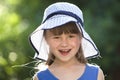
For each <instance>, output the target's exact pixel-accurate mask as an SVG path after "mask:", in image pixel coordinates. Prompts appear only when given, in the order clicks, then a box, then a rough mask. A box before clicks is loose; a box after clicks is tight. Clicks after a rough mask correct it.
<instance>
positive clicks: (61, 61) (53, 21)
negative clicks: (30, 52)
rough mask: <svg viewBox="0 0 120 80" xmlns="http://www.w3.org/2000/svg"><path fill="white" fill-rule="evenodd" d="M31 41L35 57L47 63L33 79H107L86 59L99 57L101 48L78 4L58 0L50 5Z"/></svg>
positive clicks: (31, 36)
mask: <svg viewBox="0 0 120 80" xmlns="http://www.w3.org/2000/svg"><path fill="white" fill-rule="evenodd" d="M30 42H31V44H32V46H33V48H34V49H35V51H36V54H35V58H36V59H40V60H42V61H45V63H46V65H47V66H48V68H46V69H45V70H42V71H41V70H40V71H38V72H37V73H36V74H35V76H34V77H33V80H104V75H103V72H102V70H101V69H100V68H99V67H98V66H96V65H92V64H88V62H87V59H90V58H95V57H98V56H99V51H98V49H97V47H96V46H95V44H94V42H93V41H92V39H91V38H90V36H89V35H88V34H87V32H86V31H85V30H84V24H83V15H82V11H81V10H80V9H79V8H78V7H77V6H76V5H74V4H71V3H67V2H57V3H54V4H52V5H50V6H48V8H46V10H45V12H44V17H43V21H42V24H41V25H40V26H39V27H38V28H37V29H36V30H35V31H34V32H33V33H32V34H31V35H30Z"/></svg>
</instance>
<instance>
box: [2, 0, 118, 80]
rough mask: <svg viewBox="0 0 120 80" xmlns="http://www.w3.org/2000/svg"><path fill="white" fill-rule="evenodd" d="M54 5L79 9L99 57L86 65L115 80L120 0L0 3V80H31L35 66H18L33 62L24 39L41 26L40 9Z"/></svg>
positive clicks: (15, 1)
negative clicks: (64, 4) (64, 3)
mask: <svg viewBox="0 0 120 80" xmlns="http://www.w3.org/2000/svg"><path fill="white" fill-rule="evenodd" d="M57 1H67V2H71V3H74V4H76V5H77V6H79V7H80V8H81V10H82V11H83V13H84V20H85V29H86V31H87V32H88V33H89V34H90V35H91V37H92V38H93V40H94V42H95V43H96V45H97V46H98V48H99V50H100V52H101V56H102V58H99V59H92V60H91V61H90V62H92V63H94V62H95V63H97V64H98V65H100V66H101V68H102V69H103V71H104V74H105V78H106V80H119V76H120V27H119V26H120V9H119V8H120V0H0V80H31V78H32V76H33V75H34V69H33V67H34V65H35V64H34V63H30V64H28V65H27V66H25V65H22V64H26V63H29V62H32V61H34V59H33V56H34V50H33V49H32V47H31V46H30V44H29V42H28V36H29V34H30V33H31V32H32V31H33V30H34V29H36V28H37V26H39V25H40V24H41V20H42V16H43V11H44V9H45V8H46V7H47V6H48V5H50V4H52V3H54V2H57ZM16 65H21V66H16ZM15 66H16V67H15Z"/></svg>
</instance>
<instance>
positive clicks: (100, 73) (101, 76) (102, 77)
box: [98, 68, 105, 80]
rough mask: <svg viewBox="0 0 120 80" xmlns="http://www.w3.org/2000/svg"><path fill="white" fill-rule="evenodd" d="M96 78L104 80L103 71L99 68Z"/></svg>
mask: <svg viewBox="0 0 120 80" xmlns="http://www.w3.org/2000/svg"><path fill="white" fill-rule="evenodd" d="M98 80H105V79H104V73H103V71H102V69H101V68H99V72H98Z"/></svg>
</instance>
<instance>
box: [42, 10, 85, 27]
mask: <svg viewBox="0 0 120 80" xmlns="http://www.w3.org/2000/svg"><path fill="white" fill-rule="evenodd" d="M59 14H62V15H68V16H71V17H74V18H75V19H76V20H77V21H78V22H80V24H81V26H82V27H83V22H82V20H81V18H80V17H78V16H77V15H76V14H74V13H72V12H68V11H57V12H54V13H51V14H49V15H48V16H47V18H46V19H45V20H44V21H43V23H44V22H45V21H46V20H48V19H49V18H51V17H52V16H54V15H59Z"/></svg>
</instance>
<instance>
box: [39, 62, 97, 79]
mask: <svg viewBox="0 0 120 80" xmlns="http://www.w3.org/2000/svg"><path fill="white" fill-rule="evenodd" d="M98 71H99V68H98V67H97V66H93V65H88V64H87V65H86V68H85V71H84V73H83V74H82V76H81V77H80V78H78V80H97V77H98ZM37 77H38V80H59V79H58V78H56V77H55V76H54V75H53V74H52V73H51V72H50V71H49V70H48V69H46V70H44V71H41V72H39V73H37Z"/></svg>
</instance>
